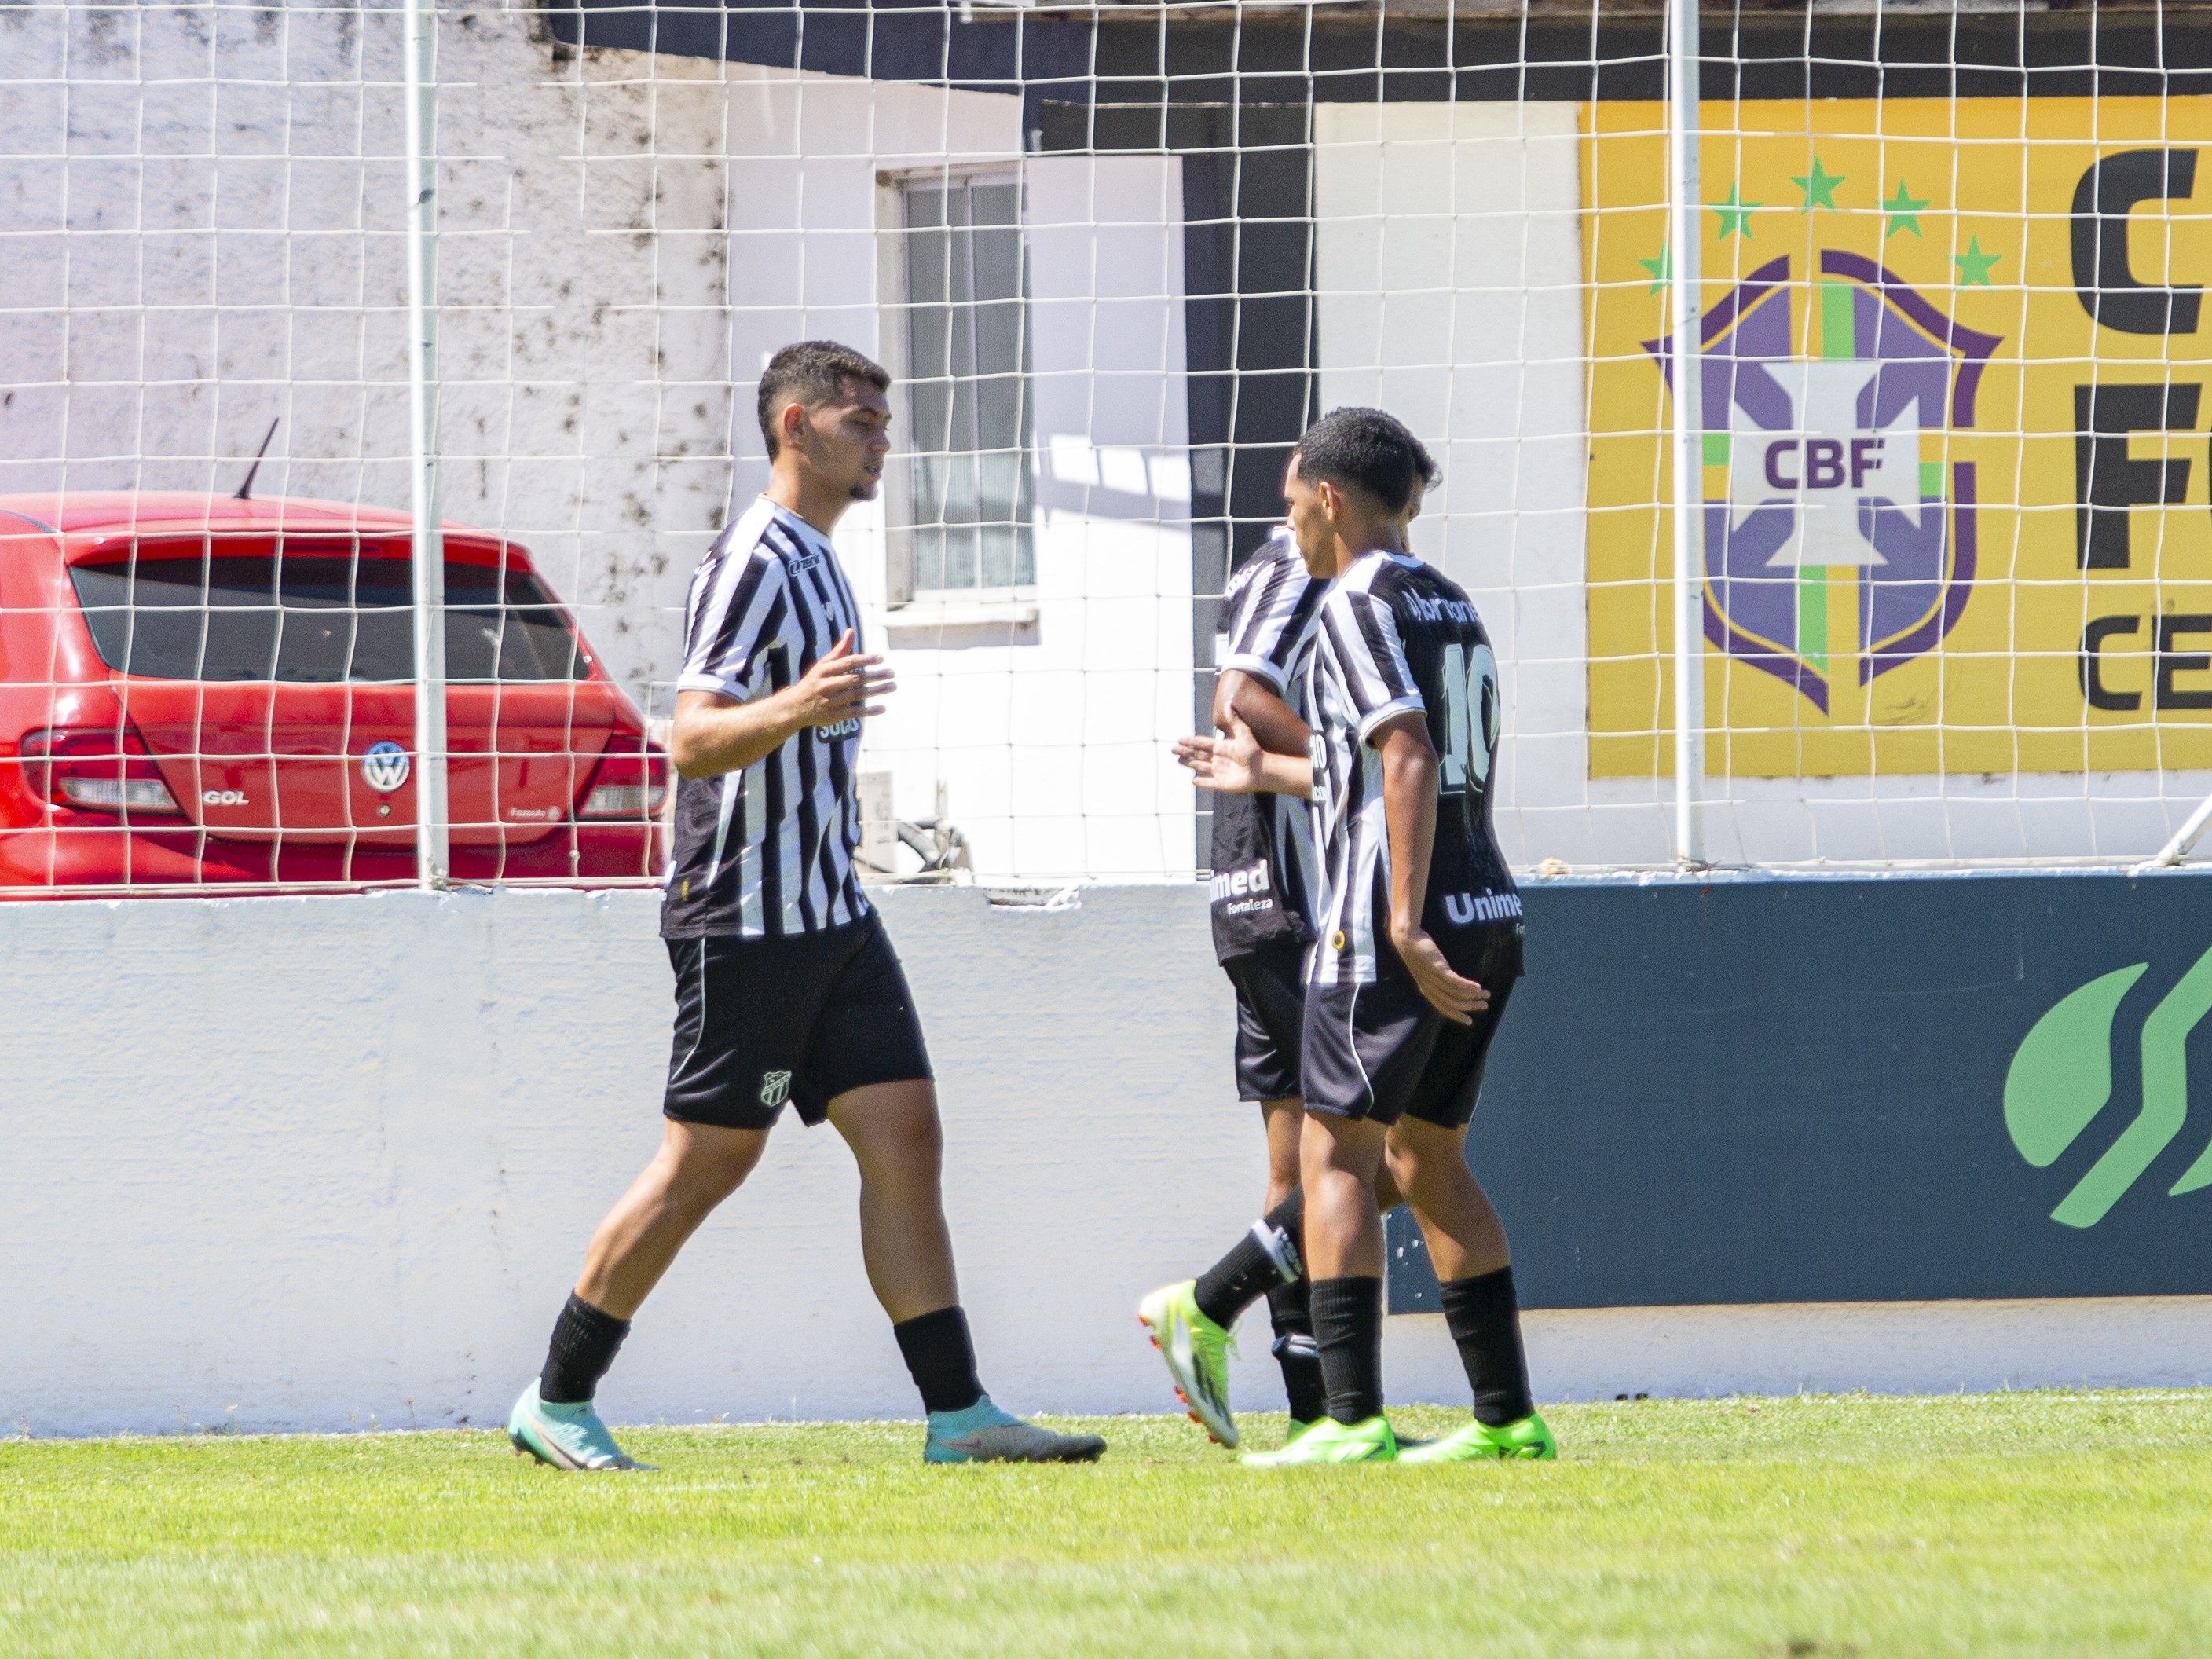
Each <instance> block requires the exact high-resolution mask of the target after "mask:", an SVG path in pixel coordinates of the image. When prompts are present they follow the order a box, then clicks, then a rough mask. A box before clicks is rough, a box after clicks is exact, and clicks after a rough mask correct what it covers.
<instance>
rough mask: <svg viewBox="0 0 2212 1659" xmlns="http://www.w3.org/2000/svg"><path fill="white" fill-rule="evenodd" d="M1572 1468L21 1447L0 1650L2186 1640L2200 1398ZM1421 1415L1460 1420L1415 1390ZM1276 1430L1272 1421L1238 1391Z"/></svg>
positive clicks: (1785, 1426)
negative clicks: (991, 1463)
mask: <svg viewBox="0 0 2212 1659" xmlns="http://www.w3.org/2000/svg"><path fill="white" fill-rule="evenodd" d="M1547 1415H1548V1416H1549V1418H1550V1420H1551V1421H1552V1423H1553V1426H1554V1427H1555V1428H1556V1429H1557V1430H1558V1431H1559V1438H1560V1442H1561V1444H1562V1447H1563V1449H1564V1453H1565V1455H1564V1456H1563V1459H1562V1461H1561V1462H1559V1463H1556V1464H1550V1465H1535V1464H1516V1465H1510V1466H1504V1467H1499V1466H1491V1467H1467V1466H1462V1467H1457V1468H1338V1469H1322V1470H1299V1471H1283V1472H1262V1471H1257V1470H1244V1469H1239V1468H1235V1467H1233V1466H1232V1465H1231V1464H1230V1462H1228V1460H1227V1459H1226V1458H1225V1456H1224V1455H1222V1454H1221V1453H1219V1452H1218V1451H1217V1450H1215V1449H1212V1447H1210V1446H1208V1445H1207V1444H1206V1442H1205V1441H1204V1439H1203V1437H1201V1436H1200V1434H1199V1433H1198V1432H1197V1431H1195V1430H1194V1429H1193V1428H1192V1427H1191V1426H1190V1425H1188V1424H1187V1423H1185V1422H1183V1421H1182V1419H1164V1418H1121V1419H1108V1420H1105V1421H1103V1422H1096V1421H1093V1422H1087V1423H1085V1426H1086V1427H1095V1428H1097V1429H1098V1430H1100V1431H1103V1433H1105V1434H1106V1435H1107V1436H1108V1437H1109V1438H1110V1440H1111V1442H1112V1449H1111V1450H1109V1452H1108V1454H1107V1457H1106V1461H1105V1462H1103V1463H1101V1464H1099V1465H1097V1467H1095V1468H924V1467H923V1466H922V1465H921V1462H919V1457H920V1452H921V1431H920V1428H919V1426H918V1425H912V1424H854V1425H814V1426H805V1425H802V1426H797V1427H790V1426H781V1425H777V1426H770V1427H765V1428H763V1427H744V1428H720V1429H640V1430H636V1431H632V1432H631V1433H629V1435H627V1436H625V1440H626V1442H627V1443H628V1444H629V1446H630V1447H631V1449H633V1450H634V1451H635V1452H636V1453H637V1454H638V1455H640V1456H641V1457H644V1458H647V1459H649V1460H651V1461H653V1462H657V1463H659V1465H660V1466H661V1470H660V1473H659V1474H652V1475H642V1476H615V1477H607V1476H601V1477H594V1478H576V1477H563V1476H560V1475H556V1474H552V1473H551V1472H550V1471H548V1470H544V1469H539V1468H535V1467H533V1466H532V1465H530V1464H527V1463H525V1462H521V1461H520V1460H517V1459H515V1458H513V1457H511V1456H509V1455H507V1449H506V1443H505V1440H504V1438H503V1437H501V1436H498V1435H495V1434H486V1433H452V1434H442V1433H441V1434H390V1435H362V1436H348V1437H329V1438H322V1437H314V1438H258V1437H226V1436H216V1437H195V1438H175V1439H167V1438H162V1439H126V1440H111V1441H40V1442H33V1441H24V1440H12V1441H8V1442H4V1443H0V1653H5V1654H8V1655H9V1656H28V1655H60V1654H71V1655H76V1654H84V1655H100V1656H103V1659H105V1656H112V1655H118V1654H131V1655H141V1656H143V1655H163V1654H186V1653H189V1654H195V1655H198V1654H232V1653H269V1654H277V1653H282V1654H287V1655H290V1654H362V1655H368V1654H379V1655H381V1654H392V1655H398V1654H405V1655H425V1654H453V1655H467V1656H471V1659H474V1656H505V1655H532V1656H539V1655H544V1656H552V1655H571V1654H578V1655H580V1654H623V1655H633V1654H651V1655H659V1654H684V1655H697V1654H713V1655H716V1656H720V1655H733V1654H764V1655H765V1654H773V1655H779V1656H781V1655H812V1654H861V1655H866V1656H868V1659H890V1656H902V1655H918V1656H931V1659H937V1656H946V1655H964V1654H1023V1655H1060V1654H1080V1655H1093V1654H1099V1655H1103V1654H1143V1655H1146V1656H1147V1659H1167V1656H1170V1655H1173V1656H1184V1655H1193V1656H1195V1655H1205V1656H1208V1659H1212V1656H1231V1655H1246V1654H1267V1655H1303V1654H1332V1655H1334V1654H1381V1655H1389V1656H1392V1659H1401V1656H1402V1659H1414V1656H1426V1655H1451V1656H1455V1659H1456V1656H1465V1655H1470V1654H1485V1655H1490V1654H1499V1655H1524V1654H1525V1655H1544V1656H1556V1655H1579V1654H1606V1655H1613V1654H1641V1653H1656V1654H1727V1655H1738V1654H1776V1655H1842V1654H1865V1655H1873V1654H1906V1655H1915V1656H1917V1655H1928V1654H1944V1653H1987V1652H2007V1653H2048V1654H2054V1655H2055V1654H2065V1655H2069V1656H2077V1655H2081V1654H2085V1653H2095V1654H2137V1653H2143V1654H2148V1653H2177V1654H2179V1653H2201V1652H2203V1651H2204V1650H2205V1648H2206V1645H2207V1644H2208V1642H2212V1636H2208V1634H2207V1632H2212V1393H2209V1394H2203V1395H2199V1394H2172V1393H2165V1394H2148V1393H2145V1394H2129V1393H2106V1394H2039V1395H1996V1396H1983V1397H1978V1398H1968V1397H1947V1398H1936V1399H1909V1400H1887V1399H1872V1398H1866V1397H1849V1398H1841V1399H1837V1398H1826V1399H1796V1400H1790V1399H1784V1400H1758V1401H1749V1400H1740V1401H1652V1402H1650V1403H1638V1404H1633V1405H1628V1404H1623V1405H1615V1406H1583V1407H1559V1408H1558V1409H1557V1410H1555V1411H1554V1412H1553V1413H1547ZM1394 1416H1395V1418H1396V1419H1398V1420H1399V1422H1400V1423H1401V1426H1402V1427H1403V1428H1404V1429H1405V1430H1406V1431H1410V1432H1437V1431H1442V1430H1443V1429H1444V1428H1446V1427H1448V1426H1450V1425H1455V1424H1456V1423H1458V1422H1460V1421H1462V1420H1463V1419H1462V1418H1461V1416H1460V1414H1459V1413H1450V1412H1443V1411H1432V1410H1422V1409H1418V1408H1416V1409H1405V1410H1401V1411H1399V1412H1397V1413H1394ZM1248 1420H1249V1422H1250V1424H1251V1426H1252V1432H1251V1441H1252V1443H1255V1444H1261V1445H1266V1444H1272V1443H1273V1442H1274V1441H1275V1440H1276V1439H1277V1438H1278V1437H1279V1435H1280V1419H1274V1420H1273V1421H1272V1422H1271V1421H1269V1420H1268V1419H1264V1418H1255V1419H1248Z"/></svg>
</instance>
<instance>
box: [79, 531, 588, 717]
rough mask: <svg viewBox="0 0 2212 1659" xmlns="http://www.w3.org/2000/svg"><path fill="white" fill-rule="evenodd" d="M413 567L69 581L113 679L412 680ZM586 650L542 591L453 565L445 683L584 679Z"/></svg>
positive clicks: (130, 565)
mask: <svg viewBox="0 0 2212 1659" xmlns="http://www.w3.org/2000/svg"><path fill="white" fill-rule="evenodd" d="M70 580H71V581H72V582H73V583H74V584H75V585H76V599H77V604H78V605H79V606H80V607H82V610H83V611H84V617H85V621H86V622H87V623H89V624H90V625H91V629H92V642H93V646H94V649H96V650H97V651H98V652H99V653H100V660H101V661H102V662H104V663H106V665H108V666H109V667H110V668H112V669H115V670H117V671H118V672H121V673H125V674H136V675H139V676H142V677H143V678H150V679H165V680H277V681H286V682H292V683H295V684H297V683H305V684H314V683H321V682H328V681H341V680H362V681H379V680H383V681H391V680H410V679H412V678H414V677H415V640H414V629H413V617H412V611H413V602H414V592H413V587H412V581H413V575H412V569H411V561H410V560H407V559H404V558H376V557H368V558H362V557H357V556H355V555H354V554H353V553H352V552H351V551H350V550H346V551H337V552H301V551H296V550H293V549H291V548H289V547H288V548H286V549H284V550H283V551H282V552H281V553H279V552H277V551H276V550H271V551H270V552H267V553H248V554H237V553H216V554H215V555H213V556H208V557H198V556H185V557H181V558H179V557H174V556H166V555H164V556H149V555H148V554H147V553H145V552H143V551H142V552H141V553H140V555H139V556H137V558H135V559H126V560H119V561H117V562H112V563H98V564H78V565H73V566H71V567H70ZM589 674H590V668H589V666H588V665H586V661H585V659H584V654H583V649H582V647H581V646H580V644H579V642H578V641H577V639H576V636H575V635H574V632H572V631H571V629H569V627H568V623H567V622H566V621H565V620H564V619H563V618H562V615H561V612H560V610H559V608H558V607H557V606H556V605H554V604H553V602H552V599H551V598H550V596H549V595H548V594H547V593H546V592H545V590H544V588H543V587H541V586H538V581H537V580H536V578H534V577H532V576H527V575H525V574H521V573H520V572H519V571H513V570H508V571H501V570H500V569H498V568H495V567H493V566H489V565H481V564H462V563H459V562H454V561H452V560H448V561H447V564H446V676H447V678H448V679H451V680H458V681H471V680H474V681H491V680H580V679H584V678H587V677H588V676H589Z"/></svg>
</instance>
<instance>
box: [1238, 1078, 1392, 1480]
mask: <svg viewBox="0 0 2212 1659" xmlns="http://www.w3.org/2000/svg"><path fill="white" fill-rule="evenodd" d="M1384 1134H1385V1131H1384V1128H1383V1125H1382V1124H1380V1123H1377V1122H1375V1121H1371V1120H1368V1119H1359V1118H1350V1117H1344V1116H1340V1115H1336V1114H1334V1113H1330V1112H1323V1111H1318V1110H1309V1111H1308V1112H1307V1113H1306V1116H1305V1122H1304V1126H1303V1128H1302V1130H1301V1133H1300V1137H1299V1149H1300V1158H1299V1166H1300V1167H1299V1175H1300V1180H1301V1184H1302V1185H1303V1186H1304V1189H1305V1197H1306V1212H1305V1241H1306V1268H1307V1272H1308V1273H1310V1275H1311V1279H1312V1285H1313V1291H1312V1298H1313V1299H1312V1307H1313V1327H1314V1343H1315V1346H1316V1348H1317V1349H1318V1350H1319V1352H1320V1359H1321V1372H1322V1383H1323V1386H1324V1388H1325V1389H1326V1390H1327V1396H1328V1405H1327V1414H1326V1415H1325V1416H1324V1417H1322V1419H1320V1420H1319V1421H1317V1422H1316V1423H1315V1424H1314V1425H1313V1426H1312V1427H1311V1428H1310V1429H1308V1430H1307V1431H1305V1432H1304V1434H1302V1435H1300V1436H1298V1437H1297V1438H1296V1439H1295V1440H1292V1441H1291V1442H1290V1443H1288V1444H1287V1445H1285V1447H1284V1448H1283V1449H1282V1450H1280V1451H1279V1452H1267V1453H1261V1454H1259V1455H1252V1456H1248V1457H1247V1458H1246V1459H1245V1462H1248V1463H1255V1464H1260V1465H1263V1466H1264V1465H1275V1464H1287V1463H1306V1462H1372V1461H1376V1460H1388V1459H1389V1458H1391V1457H1394V1456H1395V1455H1397V1444H1396V1442H1395V1439H1394V1438H1393V1437H1392V1436H1391V1432H1390V1425H1389V1424H1388V1423H1387V1422H1385V1421H1384V1420H1383V1220H1382V1218H1381V1217H1380V1216H1379V1215H1377V1214H1376V1210H1375V1177H1376V1173H1377V1172H1378V1171H1379V1170H1381V1168H1382V1165H1383V1139H1384Z"/></svg>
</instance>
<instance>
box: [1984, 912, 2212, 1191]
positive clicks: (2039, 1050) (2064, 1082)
mask: <svg viewBox="0 0 2212 1659" xmlns="http://www.w3.org/2000/svg"><path fill="white" fill-rule="evenodd" d="M2149 966H2150V964H2149V963H2147V962H2139V963H2136V965H2135V966H2134V967H2132V968H2122V969H2118V970H2117V971H2115V972H2112V973H2109V974H2106V975H2100V977H2098V978H2096V979H2093V980H2091V981H2089V982H2088V983H2087V985H2084V986H2082V987H2081V988H2080V989H2079V990H2077V991H2074V992H2072V993H2070V994H2068V995H2067V996H2065V997H2063V998H2062V999H2061V1000H2059V1001H2058V1002H2057V1005H2056V1006H2053V1007H2052V1008H2051V1011H2050V1012H2048V1013H2046V1014H2045V1015H2044V1017H2043V1018H2041V1019H2039V1020H2038V1021H2036V1022H2035V1029H2034V1030H2032V1031H2030V1032H2029V1033H2028V1034H2027V1038H2026V1040H2024V1041H2023V1042H2021V1045H2020V1049H2019V1052H2018V1053H2016V1054H2014V1055H2013V1057H2012V1066H2011V1069H2010V1070H2008V1072H2007V1073H2005V1091H2004V1113H2005V1127H2006V1128H2007V1129H2008V1130H2009V1131H2010V1132H2011V1134H2012V1144H2013V1145H2014V1146H2016V1147H2018V1148H2019V1149H2020V1155H2021V1157H2022V1158H2026V1159H2027V1161H2028V1162H2029V1163H2030V1164H2033V1165H2034V1166H2035V1167H2036V1168H2037V1169H2039V1170H2040V1169H2045V1168H2047V1167H2049V1166H2050V1165H2051V1164H2055V1163H2057V1161H2058V1158H2059V1155H2060V1154H2061V1153H2063V1152H2065V1150H2066V1149H2067V1148H2068V1147H2069V1146H2072V1145H2073V1144H2074V1142H2075V1139H2077V1138H2078V1137H2079V1136H2080V1135H2081V1132H2082V1131H2083V1130H2085V1129H2087V1127H2089V1125H2090V1124H2091V1122H2093V1121H2094V1120H2095V1119H2096V1117H2097V1115H2099V1114H2100V1113H2101V1112H2102V1111H2103V1110H2104V1109H2105V1106H2106V1103H2107V1102H2109V1101H2110V1100H2111V1099H2112V1019H2113V1016H2114V1015H2116V1014H2117V1013H2118V1012H2119V1006H2120V999H2121V998H2123V997H2124V996H2125V995H2126V994H2128V991H2129V988H2130V987H2132V986H2133V985H2134V984H2135V982H2136V981H2137V980H2139V979H2141V978H2142V976H2143V973H2144V971H2145V970H2146V969H2148V968H2149ZM2208 1012H2212V951H2206V952H2205V953H2204V954H2203V956H2201V957H2198V958H2197V963H2196V965H2195V966H2193V967H2192V968H2191V969H2190V970H2189V971H2188V972H2187V973H2185V974H2184V975H2182V976H2181V981H2180V983H2179V984H2178V985H2176V986H2175V987H2173V988H2172V990H2171V991H2168V992H2167V993H2166V996H2165V997H2164V999H2163V1000H2160V1003H2159V1005H2158V1006H2156V1007H2155V1008H2154V1009H2152V1010H2151V1011H2150V1014H2149V1016H2148V1018H2146V1019H2145V1020H2144V1021H2143V1025H2142V1106H2141V1107H2140V1108H2139V1109H2137V1111H2136V1115H2135V1119H2134V1121H2132V1122H2130V1124H2129V1125H2128V1126H2127V1127H2125V1128H2124V1129H2123V1130H2121V1131H2120V1133H2119V1136H2118V1139H2115V1140H2114V1141H2113V1142H2112V1145H2111V1146H2107V1147H2106V1149H2105V1154H2104V1156H2103V1157H2101V1158H2099V1159H2098V1160H2097V1161H2096V1163H2095V1164H2093V1165H2092V1166H2091V1167H2090V1170H2089V1172H2088V1173H2087V1175H2085V1176H2082V1177H2081V1180H2079V1181H2077V1182H2075V1183H2074V1190H2073V1191H2072V1192H2070V1193H2069V1194H2066V1196H2065V1198H2064V1199H2063V1200H2060V1202H2059V1206H2058V1207H2057V1209H2055V1210H2053V1211H2052V1212H2051V1219H2052V1220H2053V1221H2057V1222H2059V1223H2062V1224H2063V1225H2066V1226H2069V1227H2093V1226H2095V1225H2097V1224H2098V1223H2099V1222H2100V1221H2102V1220H2103V1219H2104V1218H2105V1216H2106V1212H2108V1211H2110V1210H2111V1209H2112V1206H2113V1205H2115V1204H2117V1203H2118V1202H2119V1201H2120V1198H2121V1196H2122V1195H2123V1194H2125V1193H2126V1192H2127V1190H2128V1189H2129V1188H2130V1187H2132V1186H2134V1185H2135V1184H2136V1182H2137V1181H2139V1180H2140V1179H2142V1173H2143V1171H2144V1170H2148V1169H2149V1168H2150V1166H2151V1164H2153V1163H2154V1161H2155V1160H2156V1159H2157V1158H2158V1155H2159V1154H2160V1152H2164V1151H2165V1150H2166V1147H2167V1146H2169V1145H2171V1144H2172V1140H2173V1138H2174V1137H2175V1136H2176V1135H2178V1134H2179V1133H2181V1129H2182V1125H2183V1124H2184V1122H2185V1121H2187V1119H2188V1116H2189V1054H2188V1042H2189V1034H2190V1032H2191V1031H2192V1030H2195V1029H2196V1027H2197V1022H2198V1021H2199V1020H2201V1019H2203V1018H2204V1016H2205V1015H2206V1013H2208ZM2200 1187H2212V1146H2208V1147H2206V1148H2205V1150H2204V1151H2203V1153H2202V1154H2201V1155H2199V1157H2198V1158H2197V1161H2196V1162H2195V1163H2194V1164H2191V1165H2190V1166H2189V1167H2188V1168H2187V1169H2186V1170H2183V1171H2182V1174H2181V1179H2180V1180H2179V1181H2177V1182H2174V1183H2173V1185H2172V1187H2170V1188H2167V1189H2166V1190H2167V1196H2169V1197H2173V1196H2178V1195H2179V1194H2182V1193H2193V1192H2195V1191H2196V1190H2197V1188H2200Z"/></svg>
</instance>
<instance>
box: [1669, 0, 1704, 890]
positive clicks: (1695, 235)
mask: <svg viewBox="0 0 2212 1659" xmlns="http://www.w3.org/2000/svg"><path fill="white" fill-rule="evenodd" d="M1667 90H1668V97H1667V180H1668V237H1667V244H1668V249H1669V251H1670V257H1671V259H1672V264H1671V266H1670V270H1671V277H1670V280H1669V282H1668V304H1669V306H1670V307H1671V308H1672V311H1673V313H1674V318H1673V320H1674V349H1673V353H1672V362H1673V366H1674V855H1675V857H1676V858H1678V859H1680V860H1681V861H1682V862H1684V863H1686V864H1702V863H1704V862H1705V831H1704V825H1703V823H1701V821H1700V817H1699V810H1698V795H1699V788H1700V787H1701V786H1702V785H1703V784H1704V782H1705V409H1704V404H1705V368H1704V362H1703V347H1704V342H1703V339H1702V337H1701V329H1702V319H1701V317H1700V312H1699V287H1698V284H1699V276H1700V272H1699V257H1698V255H1699V233H1700V225H1699V220H1700V218H1701V216H1702V209H1701V206H1700V204H1699V199H1698V95H1699V94H1698V0H1668V5H1667Z"/></svg>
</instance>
